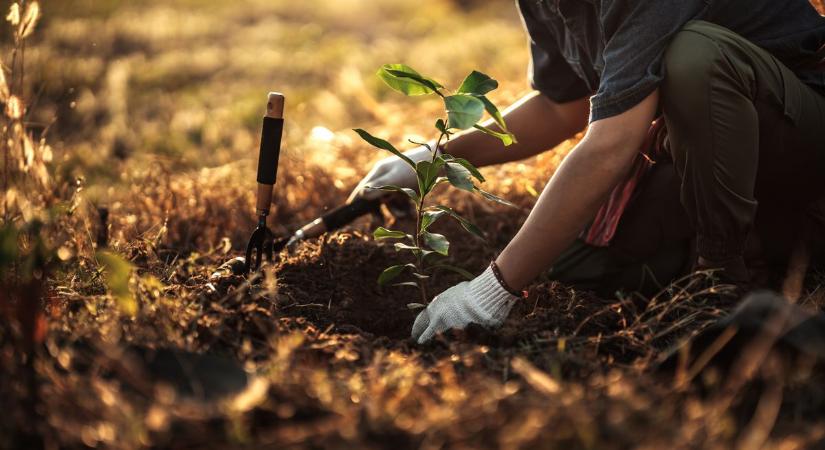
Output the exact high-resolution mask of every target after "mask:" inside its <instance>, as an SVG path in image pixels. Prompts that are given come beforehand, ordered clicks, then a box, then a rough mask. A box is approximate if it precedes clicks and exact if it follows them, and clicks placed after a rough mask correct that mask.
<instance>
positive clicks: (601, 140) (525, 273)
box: [496, 91, 659, 289]
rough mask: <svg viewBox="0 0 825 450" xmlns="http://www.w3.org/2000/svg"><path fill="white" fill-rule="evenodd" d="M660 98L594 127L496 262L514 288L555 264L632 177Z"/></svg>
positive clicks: (643, 102)
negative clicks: (617, 188)
mask: <svg viewBox="0 0 825 450" xmlns="http://www.w3.org/2000/svg"><path fill="white" fill-rule="evenodd" d="M658 99H659V94H658V91H657V92H655V93H653V94H652V95H650V96H649V97H648V98H647V99H645V100H644V101H642V103H640V104H639V105H637V106H636V107H634V108H633V109H631V110H630V111H627V112H625V113H623V114H621V115H618V116H615V117H612V118H609V119H604V120H600V121H597V122H595V123H593V124H591V125H590V128H589V129H588V131H587V134H586V135H585V137H584V139H583V140H582V141H581V142H580V143H579V144H578V145H577V146H576V148H575V149H573V151H572V152H571V153H570V155H568V156H567V158H566V159H565V160H564V162H563V163H562V164H561V166H560V167H559V169H558V170H557V171H556V173H555V174H554V175H553V177H552V179H551V180H550V182H549V183H548V184H547V186H546V187H545V189H544V192H542V194H541V197H539V200H538V202H537V203H536V206H535V207H534V208H533V211H532V212H531V213H530V216H529V217H528V218H527V221H526V222H525V223H524V225H523V226H522V227H521V229H520V230H519V232H518V233H517V234H516V236H515V237H514V238H513V240H512V241H510V244H509V245H507V247H506V248H505V249H504V251H503V252H502V253H501V255H500V256H499V257H498V259H497V260H496V264H497V265H498V266H499V268H500V270H501V275H502V276H503V277H504V280H505V281H506V282H507V284H509V285H510V286H511V287H512V288H513V289H522V288H523V287H524V286H526V285H527V284H529V283H530V282H531V281H533V280H534V279H535V278H536V277H537V276H538V275H539V274H540V273H542V272H543V271H545V270H547V269H548V268H549V267H550V266H551V265H552V264H553V263H554V262H555V260H556V259H557V258H558V256H559V255H560V254H561V253H562V252H563V251H564V250H565V249H566V248H567V247H568V246H569V245H570V244H571V243H572V242H573V241H574V240H575V238H576V236H577V235H578V234H579V233H580V232H581V230H582V228H583V227H584V225H585V224H586V223H587V221H588V220H590V219H592V217H593V216H594V215H595V213H596V211H597V210H598V208H599V206H600V205H601V204H602V203H603V202H604V200H605V199H606V198H607V197H608V195H609V194H610V191H611V190H612V189H613V188H614V187H615V186H616V185H617V184H618V183H619V182H620V181H621V179H622V177H623V176H625V175H626V173H627V171H628V170H629V169H630V167H631V166H632V163H633V158H634V156H635V155H636V153H637V152H638V149H639V147H640V146H641V144H642V142H643V141H644V138H645V135H646V133H647V130H648V128H649V126H650V123H651V122H652V121H653V118H654V115H655V113H656V108H657V105H658V101H659V100H658Z"/></svg>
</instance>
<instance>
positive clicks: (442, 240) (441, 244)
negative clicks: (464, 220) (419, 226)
mask: <svg viewBox="0 0 825 450" xmlns="http://www.w3.org/2000/svg"><path fill="white" fill-rule="evenodd" d="M422 236H423V237H424V243H425V244H427V246H428V247H430V248H431V249H433V251H435V252H436V253H438V254H439V255H444V256H447V255H448V254H449V253H450V242H449V241H448V240H447V238H446V237H444V235H441V234H436V233H430V232H429V231H425V232H424V233H422Z"/></svg>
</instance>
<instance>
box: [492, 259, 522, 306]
mask: <svg viewBox="0 0 825 450" xmlns="http://www.w3.org/2000/svg"><path fill="white" fill-rule="evenodd" d="M490 269H492V271H493V275H495V277H496V280H498V284H500V285H501V287H502V288H504V290H505V291H507V292H509V293H510V294H511V295H513V296H514V297H519V298H527V291H521V292H518V291H516V290H515V289H513V288H511V287H510V285H508V284H507V282H506V281H504V277H502V276H501V271H500V270H498V265H497V264H496V262H495V260H493V261H490Z"/></svg>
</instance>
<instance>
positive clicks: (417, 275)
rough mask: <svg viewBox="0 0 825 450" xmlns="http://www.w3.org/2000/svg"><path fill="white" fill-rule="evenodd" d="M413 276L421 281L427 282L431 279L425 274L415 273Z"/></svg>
mask: <svg viewBox="0 0 825 450" xmlns="http://www.w3.org/2000/svg"><path fill="white" fill-rule="evenodd" d="M412 276H414V277H416V278H418V279H419V280H426V279H428V278H430V276H429V275H424V274H421V273H418V272H413V274H412Z"/></svg>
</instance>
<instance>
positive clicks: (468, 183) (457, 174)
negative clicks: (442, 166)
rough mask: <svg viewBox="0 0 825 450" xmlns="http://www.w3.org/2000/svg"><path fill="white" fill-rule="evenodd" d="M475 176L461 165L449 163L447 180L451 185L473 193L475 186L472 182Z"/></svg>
mask: <svg viewBox="0 0 825 450" xmlns="http://www.w3.org/2000/svg"><path fill="white" fill-rule="evenodd" d="M472 176H473V174H472V173H471V172H470V171H469V170H467V169H466V168H465V167H464V166H462V165H461V164H456V163H447V179H448V180H450V184H452V185H453V186H455V187H457V188H459V189H463V190H465V191H467V192H473V189H474V188H475V186H474V185H473V181H472V180H471V178H472Z"/></svg>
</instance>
